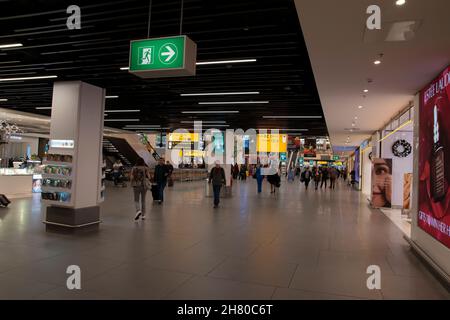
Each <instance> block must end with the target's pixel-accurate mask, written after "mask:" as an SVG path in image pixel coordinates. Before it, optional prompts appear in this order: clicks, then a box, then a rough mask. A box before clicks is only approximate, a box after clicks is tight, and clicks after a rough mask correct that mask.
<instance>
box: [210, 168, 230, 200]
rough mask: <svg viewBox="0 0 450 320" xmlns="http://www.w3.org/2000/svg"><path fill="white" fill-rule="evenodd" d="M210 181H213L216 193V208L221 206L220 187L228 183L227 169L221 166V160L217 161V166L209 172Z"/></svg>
mask: <svg viewBox="0 0 450 320" xmlns="http://www.w3.org/2000/svg"><path fill="white" fill-rule="evenodd" d="M208 182H209V183H212V187H213V193H214V208H217V207H219V202H220V189H221V188H222V185H224V184H225V183H226V178H225V170H223V168H222V167H221V166H220V163H219V161H217V162H216V166H215V167H214V168H212V169H211V172H210V173H209V179H208Z"/></svg>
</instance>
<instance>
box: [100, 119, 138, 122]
mask: <svg viewBox="0 0 450 320" xmlns="http://www.w3.org/2000/svg"><path fill="white" fill-rule="evenodd" d="M105 121H110V122H138V121H141V120H139V119H105Z"/></svg>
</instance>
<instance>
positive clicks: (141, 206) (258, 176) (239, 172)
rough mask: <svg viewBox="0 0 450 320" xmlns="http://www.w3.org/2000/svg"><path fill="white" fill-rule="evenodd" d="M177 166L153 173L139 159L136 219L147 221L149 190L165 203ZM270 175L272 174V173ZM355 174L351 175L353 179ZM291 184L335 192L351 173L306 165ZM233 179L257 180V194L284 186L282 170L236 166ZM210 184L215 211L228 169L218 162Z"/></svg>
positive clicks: (293, 172)
mask: <svg viewBox="0 0 450 320" xmlns="http://www.w3.org/2000/svg"><path fill="white" fill-rule="evenodd" d="M119 167H121V163H120V164H119V161H118V162H116V163H115V164H114V169H115V170H114V171H115V173H116V172H117V171H118V170H117V169H119ZM173 170H174V168H173V166H172V165H171V164H170V162H169V161H167V163H166V162H165V161H164V159H162V158H161V159H159V161H158V164H157V165H156V167H155V169H154V172H153V174H152V173H151V172H150V169H149V168H148V167H147V165H146V164H145V162H144V160H143V159H141V158H139V159H138V161H137V162H136V165H135V166H134V167H133V169H132V170H131V185H132V187H133V192H134V202H135V206H136V215H135V220H139V218H142V219H145V213H146V211H145V209H146V208H145V199H146V193H147V190H149V189H151V190H152V195H153V199H154V200H156V201H157V202H158V203H159V204H161V203H162V202H163V201H164V190H165V187H166V185H167V184H169V186H170V185H172V184H173V182H172V179H171V176H172V173H173ZM269 173H270V174H269ZM352 174H353V175H354V172H353V171H352V172H350V176H351V180H354V178H353V177H352ZM286 175H287V179H288V181H289V182H292V181H295V177H296V176H299V179H300V182H301V183H303V184H304V185H305V189H306V190H308V187H309V184H310V182H311V181H313V182H314V189H315V190H318V189H319V186H320V188H321V189H322V188H323V187H325V189H326V188H327V187H328V186H329V188H330V189H335V187H336V181H337V180H338V179H339V178H340V177H342V178H343V180H344V181H346V180H347V176H348V171H347V169H346V168H344V169H342V170H339V169H338V168H335V167H316V166H314V167H312V168H310V167H309V166H305V167H304V168H303V170H302V169H301V168H300V167H296V168H289V169H288V171H287V173H286ZM231 176H232V177H233V179H235V180H242V181H246V178H247V176H251V177H253V178H254V179H255V180H256V185H257V193H258V194H260V193H262V186H263V181H264V180H265V179H266V180H267V182H268V183H269V185H270V193H271V194H275V193H276V191H277V189H278V188H280V185H281V177H280V174H279V170H275V172H273V168H272V169H271V170H269V166H268V165H265V166H262V165H261V164H257V165H246V164H241V165H238V164H234V165H232V166H231ZM208 182H209V183H210V184H211V185H212V190H213V195H214V196H213V198H214V208H217V207H218V206H219V203H220V193H221V190H222V187H223V186H224V185H226V176H225V170H224V168H223V167H222V166H221V165H220V163H218V162H216V164H215V166H214V167H213V168H212V169H211V171H210V172H209V173H208Z"/></svg>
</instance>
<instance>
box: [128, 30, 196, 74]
mask: <svg viewBox="0 0 450 320" xmlns="http://www.w3.org/2000/svg"><path fill="white" fill-rule="evenodd" d="M196 62H197V45H196V44H195V43H194V42H193V41H192V40H191V39H189V38H188V37H187V36H175V37H167V38H155V39H143V40H134V41H131V42H130V66H129V67H130V68H129V72H130V73H133V74H135V75H137V76H138V77H141V78H162V77H180V76H194V75H195V71H196Z"/></svg>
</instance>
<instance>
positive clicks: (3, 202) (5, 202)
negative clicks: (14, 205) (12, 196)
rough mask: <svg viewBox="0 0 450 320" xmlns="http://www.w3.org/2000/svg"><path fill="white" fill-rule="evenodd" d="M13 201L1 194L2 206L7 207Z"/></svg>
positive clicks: (0, 203)
mask: <svg viewBox="0 0 450 320" xmlns="http://www.w3.org/2000/svg"><path fill="white" fill-rule="evenodd" d="M10 203H11V201H9V199H8V198H7V197H6V196H5V195H4V194H0V206H3V207H7V206H8V205H9V204H10Z"/></svg>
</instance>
